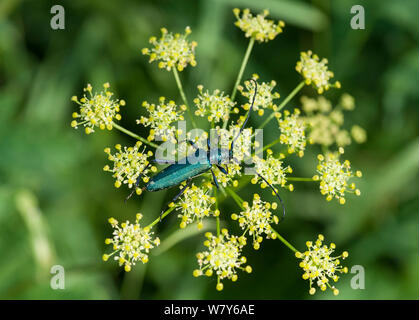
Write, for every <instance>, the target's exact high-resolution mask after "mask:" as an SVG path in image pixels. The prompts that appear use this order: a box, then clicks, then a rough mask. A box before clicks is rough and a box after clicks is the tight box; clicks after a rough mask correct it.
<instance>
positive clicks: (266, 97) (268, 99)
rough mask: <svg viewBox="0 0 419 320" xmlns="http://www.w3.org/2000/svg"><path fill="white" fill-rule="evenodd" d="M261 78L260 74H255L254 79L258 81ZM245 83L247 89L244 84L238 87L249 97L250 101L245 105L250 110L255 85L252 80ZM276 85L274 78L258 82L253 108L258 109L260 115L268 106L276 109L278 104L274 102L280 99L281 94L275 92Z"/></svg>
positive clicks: (243, 94)
mask: <svg viewBox="0 0 419 320" xmlns="http://www.w3.org/2000/svg"><path fill="white" fill-rule="evenodd" d="M258 78H259V76H258V75H256V74H255V75H253V80H254V81H256V80H257V79H258ZM244 85H245V87H246V89H245V88H244V87H243V86H238V87H237V89H238V90H239V91H240V93H241V94H242V96H244V97H246V98H248V99H249V103H246V104H245V105H244V108H245V109H246V110H249V108H250V104H251V103H252V101H251V99H253V96H254V95H255V86H254V84H253V83H252V82H251V81H248V80H247V81H245V82H244ZM275 86H276V82H275V81H274V80H272V81H271V82H269V83H268V82H262V83H260V84H259V83H258V85H257V93H256V97H255V103H254V105H253V110H254V111H258V114H259V115H260V116H262V115H263V113H264V110H263V109H266V108H270V109H273V110H274V111H276V109H277V106H276V105H275V104H274V100H275V99H279V97H280V95H279V93H278V92H273V90H274V87H275Z"/></svg>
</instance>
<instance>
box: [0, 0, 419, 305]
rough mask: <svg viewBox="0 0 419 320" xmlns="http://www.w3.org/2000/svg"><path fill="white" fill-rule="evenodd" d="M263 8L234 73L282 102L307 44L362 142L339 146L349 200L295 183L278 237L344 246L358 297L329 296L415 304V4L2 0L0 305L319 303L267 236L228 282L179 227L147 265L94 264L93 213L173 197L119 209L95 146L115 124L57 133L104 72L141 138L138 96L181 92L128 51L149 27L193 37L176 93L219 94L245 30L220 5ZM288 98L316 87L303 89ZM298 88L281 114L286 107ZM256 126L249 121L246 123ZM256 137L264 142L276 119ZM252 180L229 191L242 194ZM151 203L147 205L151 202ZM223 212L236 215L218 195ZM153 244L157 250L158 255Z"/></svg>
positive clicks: (170, 222) (154, 196) (308, 166)
mask: <svg viewBox="0 0 419 320" xmlns="http://www.w3.org/2000/svg"><path fill="white" fill-rule="evenodd" d="M54 4H61V5H63V6H64V8H65V17H66V21H65V23H66V24H65V30H57V31H54V30H51V28H50V19H51V17H52V15H51V14H50V8H51V6H52V5H54ZM355 4H362V5H363V6H364V8H365V12H366V29H365V30H352V29H351V28H350V19H351V17H352V15H351V14H350V8H351V7H352V5H355ZM234 7H239V8H246V7H249V8H251V9H252V10H253V11H257V12H258V11H261V10H263V9H264V8H268V9H270V12H271V17H273V18H275V19H283V20H284V21H285V22H286V27H285V30H284V33H283V34H281V35H279V36H278V37H277V38H276V39H275V40H274V41H270V42H269V43H266V44H257V45H255V48H254V50H253V53H252V55H251V58H250V62H249V64H248V67H247V69H246V71H245V74H244V78H248V77H249V76H250V75H251V74H252V73H254V72H257V73H258V74H259V75H260V76H261V79H262V80H265V81H267V80H271V79H274V80H276V81H277V83H278V85H277V88H278V91H279V92H280V93H281V96H282V97H285V96H286V95H287V94H288V93H289V92H290V91H291V90H292V89H293V88H294V87H295V86H296V84H297V83H298V82H299V81H300V76H299V75H298V74H297V73H296V72H295V70H294V68H295V63H296V61H297V60H298V59H299V52H300V51H302V50H309V49H312V50H313V51H314V52H316V53H318V54H319V55H320V56H321V57H327V58H328V59H329V61H330V62H329V67H330V69H331V70H333V71H334V72H335V79H337V80H340V81H341V83H342V89H341V90H331V91H330V92H327V94H326V97H327V98H329V99H331V100H332V101H337V99H338V97H339V96H340V94H341V93H343V92H348V93H350V94H351V95H353V96H354V97H355V99H356V109H355V111H354V112H351V113H348V114H347V115H346V118H345V123H346V124H347V125H348V126H350V125H352V124H359V125H361V126H363V127H364V128H366V129H367V132H368V141H367V143H365V144H362V145H354V144H352V145H351V146H350V147H348V148H346V153H345V156H346V157H347V158H349V159H350V160H351V163H352V165H353V167H354V169H360V170H362V171H363V173H364V176H363V178H362V179H359V182H358V183H357V185H358V186H359V188H360V189H361V191H362V196H361V197H359V198H358V197H348V199H347V203H346V204H345V205H344V206H340V205H339V204H337V201H333V202H332V203H327V202H326V201H325V199H324V197H323V196H321V195H320V193H319V191H318V189H317V187H315V186H314V185H313V184H310V183H301V184H295V187H296V191H295V192H293V193H289V192H283V194H284V195H283V197H284V201H285V202H286V206H287V212H288V214H287V217H286V220H285V221H284V222H283V223H282V224H281V225H280V226H279V227H278V231H279V232H280V233H281V234H282V235H284V236H285V237H286V238H287V239H289V241H291V242H292V243H293V244H294V245H295V246H297V248H301V250H302V249H303V248H304V243H305V241H307V240H311V239H315V238H316V236H317V234H318V233H323V234H324V235H325V237H326V242H330V241H333V242H335V243H336V244H337V249H338V252H339V251H341V250H348V251H349V253H350V256H349V258H348V260H346V265H347V266H349V268H350V267H351V266H353V265H362V266H364V268H365V272H366V280H365V286H366V288H365V290H353V289H351V287H350V278H351V274H348V275H346V276H344V277H342V279H341V280H340V281H339V283H338V285H337V287H338V288H339V289H340V295H339V296H338V298H344V299H345V298H346V299H348V298H349V299H417V298H419V272H418V270H419V250H418V249H419V215H418V212H419V197H418V190H419V183H418V171H419V136H418V133H419V117H418V109H417V108H418V105H419V91H418V84H419V41H418V39H419V28H418V27H417V19H418V13H419V2H418V1H417V0H393V1H391V2H390V1H386V2H385V3H384V2H383V1H380V0H375V1H373V0H371V1H355V0H342V1H331V0H313V1H290V0H288V1H285V0H284V1H279V0H277V1H274V0H260V1H251V0H200V1H192V0H190V1H180V0H177V1H169V0H166V1H164V0H153V1H151V0H150V1H134V0H132V1H131V0H120V1H99V0H92V1H84V0H71V1H49V0H43V1H19V0H1V2H0V112H1V113H0V150H1V151H0V153H1V156H0V239H1V240H0V252H1V259H0V298H3V299H12V298H16V299H35V298H36V299H50V298H52V299H63V298H70V299H206V298H220V299H231V298H237V299H242V298H243V299H323V298H334V297H333V295H332V294H331V292H330V290H328V291H329V292H326V293H320V292H319V293H318V294H316V295H315V296H314V297H311V296H309V295H308V283H307V281H304V280H302V278H301V274H302V273H301V270H300V269H299V268H298V266H297V261H296V259H295V258H294V257H293V255H292V254H291V252H290V251H289V250H288V249H287V248H286V247H285V246H283V245H282V244H281V243H280V242H279V241H265V242H264V243H263V245H262V247H261V249H260V250H259V251H258V252H254V250H251V249H250V248H249V249H248V250H245V255H246V256H247V257H248V261H249V263H250V264H251V265H252V267H253V273H252V274H251V275H242V276H239V281H238V282H236V283H231V282H230V281H225V282H224V286H225V289H224V291H222V292H221V293H219V292H217V291H215V281H214V280H211V279H207V278H198V279H196V278H193V277H192V270H193V269H194V268H195V267H196V259H195V253H196V252H197V251H198V250H200V249H201V248H202V247H201V243H202V235H195V236H191V237H189V238H187V239H185V240H183V241H181V242H179V243H177V244H176V245H175V246H173V247H171V248H167V250H166V251H165V252H163V253H161V254H158V253H159V251H158V250H157V251H156V255H152V256H151V257H150V262H149V263H148V264H147V265H145V266H143V265H142V264H140V265H137V267H135V268H134V269H133V271H131V272H130V273H129V274H125V273H124V272H123V271H121V269H120V268H118V267H117V266H116V264H115V263H112V262H108V263H104V262H102V261H101V255H102V253H103V252H105V250H106V249H107V248H105V244H104V242H103V241H104V239H105V238H106V237H107V236H109V234H110V232H111V228H110V226H109V225H108V224H107V218H108V217H110V216H114V217H116V218H117V219H120V220H122V219H130V220H132V219H133V217H134V215H135V213H136V212H138V211H141V212H142V213H143V214H144V216H145V218H144V221H145V222H149V221H152V220H154V218H155V217H156V216H157V215H158V214H159V212H160V208H161V206H162V205H163V204H164V203H166V202H167V201H168V200H169V199H171V197H173V195H174V190H169V191H167V192H164V191H163V192H159V193H150V194H147V193H146V194H144V195H143V196H142V198H138V197H137V199H135V200H131V201H129V202H128V203H127V204H124V201H123V199H124V198H125V196H126V195H127V193H128V191H127V189H124V188H121V189H118V190H116V189H115V188H114V187H113V180H112V178H111V177H110V175H109V174H106V173H105V172H103V171H102V167H103V166H104V165H105V164H106V162H107V161H106V157H105V155H104V153H103V149H104V148H105V147H107V146H112V145H114V144H115V143H121V144H125V145H128V144H129V145H131V144H133V143H134V141H133V140H132V139H129V138H128V137H126V136H123V135H122V134H121V133H120V132H117V131H112V132H108V131H106V132H100V131H98V132H97V133H95V134H92V135H89V136H86V135H85V134H84V133H83V131H82V130H78V131H76V130H74V129H72V128H71V127H70V121H71V113H72V112H74V111H76V105H75V104H74V103H72V102H70V97H71V96H72V95H79V96H80V94H81V92H82V88H83V87H84V86H85V85H86V83H88V82H90V83H92V85H93V87H94V88H99V86H101V85H102V83H104V82H107V81H109V82H110V83H111V91H113V92H115V94H116V97H119V98H123V99H125V100H126V102H127V107H125V108H124V109H123V112H122V116H123V120H122V124H123V125H124V126H125V127H127V128H130V129H131V130H133V131H135V132H137V133H139V134H142V135H143V136H145V135H146V134H147V132H146V131H145V130H143V129H142V128H141V127H140V126H137V125H136V124H135V119H138V118H139V117H140V115H141V112H143V111H142V110H140V108H139V106H140V102H141V101H142V100H148V101H153V100H155V99H156V98H157V97H159V96H161V95H164V96H167V97H172V98H173V99H176V100H177V101H180V97H179V94H178V91H177V88H176V84H175V82H174V80H173V76H172V74H170V73H168V72H166V71H162V70H158V68H157V66H156V64H149V63H148V59H147V57H145V56H142V55H141V52H140V50H141V48H143V47H145V46H147V45H148V38H149V37H150V36H151V35H159V29H160V27H162V26H165V27H167V28H168V29H169V30H171V31H176V32H182V31H183V30H184V27H185V26H187V25H189V26H191V28H192V30H193V33H192V35H191V39H194V40H197V41H198V47H197V50H196V57H197V61H198V65H197V67H195V68H191V67H188V68H187V69H186V71H184V72H182V73H181V77H182V79H183V81H184V83H185V87H186V91H187V94H189V96H190V97H191V96H192V93H195V92H196V85H197V84H201V83H202V84H204V85H205V86H206V87H208V88H210V89H215V88H220V89H222V90H225V91H226V92H230V90H231V88H232V86H233V83H234V80H235V77H236V74H237V72H238V69H239V67H240V63H241V59H242V57H243V54H244V51H245V49H246V46H247V39H245V38H244V35H243V34H242V32H241V31H240V30H239V29H238V28H236V27H235V26H234V25H233V23H234V20H235V19H234V16H233V14H232V9H233V8H234ZM302 94H305V95H308V96H314V95H315V92H314V90H313V89H312V88H309V87H307V88H304V90H303V92H302ZM300 96H301V94H300V95H299V96H297V97H296V98H294V99H293V100H292V103H291V104H289V105H288V107H289V108H292V107H294V106H298V105H299V97H300ZM261 121H262V119H261V118H258V117H254V118H252V119H251V122H252V123H253V124H254V125H257V123H258V122H259V123H260V122H261ZM268 128H270V129H271V130H265V141H272V140H273V139H274V138H277V135H278V130H277V129H276V128H275V126H274V124H273V123H272V124H271V127H268ZM318 152H319V150H318V149H316V148H312V151H311V152H307V154H306V156H305V157H304V158H303V159H297V158H296V157H291V158H290V159H292V160H291V163H290V164H291V165H292V166H293V167H294V168H295V170H294V172H295V173H296V174H298V175H299V176H311V175H312V174H313V172H314V170H315V160H314V159H315V155H316V154H317V153H318ZM255 190H256V189H255V187H254V186H253V187H247V188H246V189H244V190H242V191H240V194H241V196H242V197H243V198H247V199H248V198H249V197H251V194H252V193H253V192H254V191H255ZM157 204H158V205H157ZM221 209H222V214H224V215H225V216H226V217H228V216H229V215H230V213H232V212H235V211H237V207H236V205H235V204H234V202H232V201H231V200H230V199H227V200H225V201H223V203H222V207H221ZM177 226H178V221H176V218H175V217H174V216H172V217H171V218H169V219H167V220H165V222H164V223H163V224H161V225H159V226H158V232H159V235H160V237H161V239H162V241H163V244H164V240H165V239H166V238H167V237H168V235H169V234H170V233H172V232H173V231H174V230H176V229H177ZM160 252H161V251H160ZM54 264H60V265H62V266H64V268H65V272H66V273H65V281H66V282H65V290H52V289H51V288H50V283H49V281H50V278H51V275H50V273H49V271H50V267H51V266H52V265H54Z"/></svg>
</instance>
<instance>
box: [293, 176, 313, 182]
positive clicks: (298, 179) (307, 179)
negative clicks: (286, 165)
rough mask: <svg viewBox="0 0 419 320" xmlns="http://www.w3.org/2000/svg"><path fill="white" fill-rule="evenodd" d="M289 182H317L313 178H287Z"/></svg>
mask: <svg viewBox="0 0 419 320" xmlns="http://www.w3.org/2000/svg"><path fill="white" fill-rule="evenodd" d="M287 180H289V181H315V180H314V179H313V178H300V177H287Z"/></svg>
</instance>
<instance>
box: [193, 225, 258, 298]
mask: <svg viewBox="0 0 419 320" xmlns="http://www.w3.org/2000/svg"><path fill="white" fill-rule="evenodd" d="M205 236H206V237H207V240H206V241H205V242H204V245H205V246H206V247H208V249H207V250H206V251H203V252H199V253H197V255H196V257H197V259H198V264H199V269H196V270H194V272H193V275H194V276H195V277H199V276H202V275H206V276H208V277H211V276H212V275H213V274H214V273H215V275H216V276H217V287H216V288H217V290H219V291H221V290H223V284H222V283H221V281H220V280H222V279H225V278H227V279H230V280H232V281H236V280H237V278H238V276H237V269H241V270H243V271H246V272H248V273H250V272H252V268H251V267H250V266H246V267H243V264H245V263H246V261H247V260H246V258H245V257H244V256H242V255H241V251H242V248H243V246H244V245H245V244H246V238H244V237H237V236H233V235H229V234H228V231H227V229H223V230H222V231H221V233H220V235H219V236H215V235H213V234H212V233H211V232H207V233H206V234H205Z"/></svg>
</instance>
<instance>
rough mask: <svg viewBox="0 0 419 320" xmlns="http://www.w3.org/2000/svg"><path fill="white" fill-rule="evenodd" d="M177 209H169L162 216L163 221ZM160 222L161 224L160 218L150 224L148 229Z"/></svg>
mask: <svg viewBox="0 0 419 320" xmlns="http://www.w3.org/2000/svg"><path fill="white" fill-rule="evenodd" d="M175 208H176V206H173V207H171V208H169V209H167V210H166V211H165V212H163V214H162V215H161V219H162V220H163V219H164V217H165V216H167V215H168V214H169V213H170V212H172V211H173V210H174V209H175ZM158 222H160V216H159V217H158V218H157V219H156V220H154V221H153V222H152V223H150V224H149V225H148V226H147V228H150V229H151V228H152V227H153V226H154V225H155V224H157V223H158Z"/></svg>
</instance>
